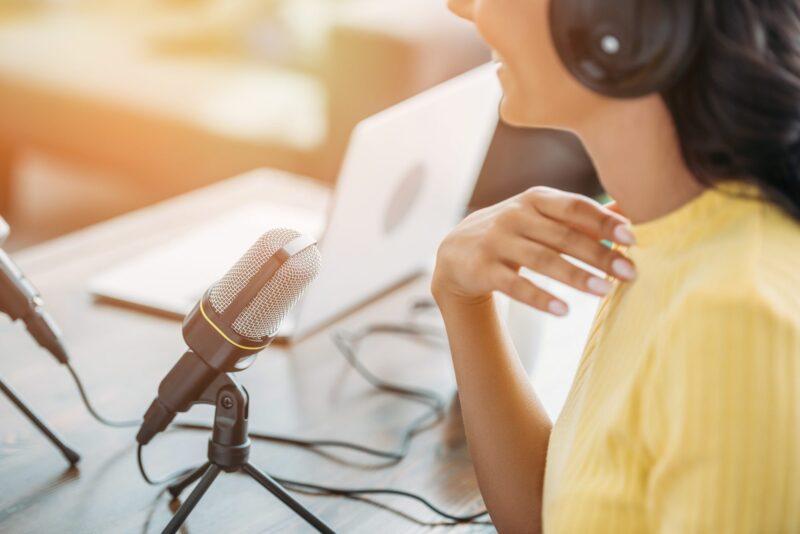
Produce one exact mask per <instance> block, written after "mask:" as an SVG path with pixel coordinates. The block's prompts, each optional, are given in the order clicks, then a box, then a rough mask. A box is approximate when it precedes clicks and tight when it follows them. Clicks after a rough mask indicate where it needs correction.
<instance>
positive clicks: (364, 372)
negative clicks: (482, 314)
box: [66, 303, 488, 524]
mask: <svg viewBox="0 0 800 534" xmlns="http://www.w3.org/2000/svg"><path fill="white" fill-rule="evenodd" d="M413 309H414V311H419V310H424V309H427V306H424V305H420V304H419V303H415V304H414V308H413ZM380 334H382V335H388V334H393V335H406V336H411V337H416V338H419V339H426V338H430V339H438V338H441V332H440V331H439V330H437V329H435V328H431V327H425V326H422V325H417V324H414V323H411V322H408V323H403V324H389V323H383V324H376V325H372V326H368V327H366V328H364V329H362V330H360V331H358V332H357V333H354V334H353V333H346V332H343V331H339V332H334V333H333V335H332V339H333V342H334V344H335V345H336V347H337V349H338V350H339V352H340V353H341V354H342V356H343V357H344V358H345V360H346V361H347V362H348V363H349V364H350V366H351V367H352V368H353V369H354V370H355V371H356V372H357V373H358V374H359V375H360V376H361V377H362V378H363V379H364V380H365V381H367V382H368V383H369V384H370V385H372V386H373V387H374V388H375V389H377V390H379V391H383V392H385V393H388V394H392V395H397V396H401V397H404V398H406V399H407V400H409V401H413V402H418V403H420V404H423V405H425V406H427V407H428V408H429V410H428V411H426V412H425V413H423V414H422V415H421V416H419V417H417V418H416V419H414V420H413V421H412V422H411V423H410V424H409V425H408V426H407V427H406V428H405V429H404V431H403V436H402V438H401V440H400V445H399V446H398V448H397V449H396V450H394V451H386V450H380V449H376V448H373V447H368V446H365V445H360V444H357V443H351V442H346V441H339V440H329V439H318V440H313V439H302V438H295V437H290V436H281V435H277V434H263V433H251V434H250V437H251V438H252V439H256V440H262V441H270V442H273V443H281V444H285V445H292V446H296V447H303V448H308V449H320V448H343V449H348V450H351V451H356V452H360V453H364V454H368V455H371V456H375V457H379V458H384V459H389V460H392V463H397V462H400V461H402V460H403V459H404V458H406V457H407V456H408V453H409V450H410V448H411V442H412V441H413V439H414V437H415V436H417V435H418V434H420V433H421V432H424V431H425V430H428V429H430V428H432V427H433V426H434V425H436V424H437V423H439V422H441V421H442V419H443V418H444V415H445V409H446V404H445V401H444V400H443V399H442V398H441V396H439V395H438V394H437V393H436V392H434V391H431V390H427V389H424V388H418V387H412V386H407V385H403V384H397V383H393V382H389V381H387V380H384V379H382V378H380V377H378V376H377V375H375V374H374V373H373V372H372V371H370V370H369V369H368V368H367V367H366V366H365V365H364V364H363V362H362V361H361V359H360V358H359V357H358V349H359V346H360V344H361V342H363V341H364V340H365V339H367V338H368V337H371V336H375V335H380ZM66 366H67V369H68V371H69V373H70V375H71V376H72V378H73V380H74V381H75V385H76V386H77V388H78V392H79V393H80V396H81V399H82V401H83V404H84V405H85V407H86V409H87V410H88V412H89V413H90V414H91V416H92V417H94V419H95V420H97V421H98V422H99V423H101V424H103V425H106V426H109V427H114V428H128V427H135V426H139V425H140V424H141V422H142V421H141V420H128V421H114V420H111V419H108V418H106V417H104V416H102V415H100V413H98V412H97V410H95V408H94V406H93V405H92V403H91V401H90V400H89V397H88V395H87V394H86V390H85V388H84V386H83V383H82V381H81V379H80V377H79V376H78V374H77V372H76V371H75V369H74V368H73V367H72V365H71V364H69V363H67V364H66ZM171 428H175V429H184V430H204V431H210V430H212V427H211V426H209V425H203V424H194V423H176V424H174V425H172V426H171ZM142 449H143V446H142V445H141V444H140V445H138V447H137V449H136V460H137V464H138V467H139V473H140V474H141V476H142V478H143V479H144V481H145V482H146V483H147V484H150V485H152V486H160V485H164V484H170V483H173V482H176V481H177V480H179V479H181V478H183V477H185V476H187V475H188V474H190V473H192V472H193V471H194V470H195V469H196V468H187V469H183V470H180V471H177V472H175V473H172V474H170V475H168V476H166V477H163V478H161V479H156V480H154V479H152V478H150V477H149V476H148V475H147V471H146V469H145V467H144V462H143V459H142ZM273 478H275V479H276V480H277V481H278V482H280V483H281V484H283V485H285V486H286V487H287V489H290V490H295V491H309V490H311V491H313V492H317V494H319V495H334V496H343V497H359V496H365V495H394V496H400V497H405V498H409V499H413V500H415V501H418V502H420V503H421V504H423V505H424V506H426V507H427V508H428V509H430V510H431V511H433V512H434V513H436V514H437V515H439V516H441V517H444V518H445V519H448V520H450V521H453V524H462V523H472V522H475V521H476V520H478V519H480V518H481V517H484V516H486V515H487V514H488V512H487V511H482V512H480V513H476V514H472V515H469V516H457V515H453V514H450V513H448V512H445V511H444V510H442V509H441V508H438V507H437V506H435V505H434V504H432V503H431V502H430V501H428V500H427V499H425V498H424V497H422V496H420V495H417V494H414V493H411V492H407V491H403V490H396V489H391V488H336V487H329V486H322V485H318V484H311V483H308V482H300V481H296V480H290V479H284V478H280V477H273Z"/></svg>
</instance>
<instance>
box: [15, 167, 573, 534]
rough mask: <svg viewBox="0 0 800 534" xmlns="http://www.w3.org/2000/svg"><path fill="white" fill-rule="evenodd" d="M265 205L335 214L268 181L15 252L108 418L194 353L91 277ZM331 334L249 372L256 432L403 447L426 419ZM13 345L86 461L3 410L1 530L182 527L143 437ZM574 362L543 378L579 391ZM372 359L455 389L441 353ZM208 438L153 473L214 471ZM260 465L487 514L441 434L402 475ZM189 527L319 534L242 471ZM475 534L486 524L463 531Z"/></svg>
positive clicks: (230, 185) (392, 302)
mask: <svg viewBox="0 0 800 534" xmlns="http://www.w3.org/2000/svg"><path fill="white" fill-rule="evenodd" d="M267 194H269V195H270V196H271V198H273V199H278V200H280V199H284V200H286V201H288V202H292V201H293V202H299V203H302V204H303V205H304V206H306V207H315V208H318V209H323V206H324V202H325V198H326V195H325V191H324V190H323V189H322V187H321V186H318V185H315V184H313V183H306V182H302V183H300V182H297V181H296V180H291V179H289V177H287V176H286V175H281V174H277V173H269V172H256V173H252V174H251V175H249V176H245V177H242V178H237V179H234V180H232V181H228V182H225V183H222V184H218V185H215V186H212V187H210V188H207V189H204V190H201V191H198V192H195V193H191V194H189V195H186V196H184V197H180V198H178V199H175V200H172V201H169V202H166V203H163V204H160V205H156V206H153V207H151V208H148V209H146V210H143V211H141V212H137V213H134V214H131V215H128V216H124V217H121V218H118V219H115V220H113V221H110V222H107V223H104V224H101V225H99V226H96V227H94V228H90V229H87V230H84V231H81V232H78V233H76V234H72V235H70V236H67V237H65V238H61V239H59V240H56V241H53V242H51V243H48V244H46V245H43V246H40V247H37V248H35V249H30V250H28V251H26V252H25V253H23V254H20V255H18V256H17V260H18V262H19V263H20V265H21V267H22V268H23V269H24V270H25V271H26V272H27V274H28V275H29V277H30V278H31V279H32V280H34V282H35V283H36V284H37V286H38V287H39V289H40V290H41V292H42V293H43V295H44V296H45V299H46V302H47V304H48V308H49V309H50V310H51V312H52V313H53V315H55V317H57V319H58V321H59V323H60V325H61V327H62V329H63V330H64V332H65V337H66V341H67V343H68V346H69V347H70V348H71V351H72V353H73V363H74V365H75V366H76V367H77V368H78V371H79V373H80V374H81V375H82V377H83V378H84V380H85V382H86V385H87V388H88V389H89V391H90V394H91V396H92V397H93V398H94V399H95V402H96V403H97V404H98V405H99V406H100V408H102V411H103V413H104V414H106V415H107V416H109V417H115V418H131V417H138V416H140V415H141V414H142V413H143V411H144V408H145V407H146V406H147V405H148V403H149V402H150V400H151V399H152V397H153V395H154V393H155V390H156V387H157V384H158V382H159V381H160V379H161V378H162V377H163V375H164V374H165V373H166V372H167V371H168V370H169V368H170V367H171V366H172V365H173V363H174V362H175V361H176V359H177V358H178V357H179V356H180V354H181V353H182V351H183V349H184V344H183V341H182V339H181V332H180V325H179V324H178V323H177V322H175V321H172V320H169V319H163V318H158V317H154V316H150V315H145V314H140V313H136V312H132V311H128V310H125V309H120V308H116V307H112V306H107V305H102V304H98V303H95V302H93V301H92V299H91V297H90V296H89V295H88V293H87V291H86V282H87V280H88V279H89V278H90V276H91V275H92V274H93V273H95V272H97V271H98V270H100V269H102V268H105V267H107V266H110V265H112V264H114V263H116V262H119V261H124V260H125V259H126V258H128V257H131V256H133V255H136V254H137V253H139V252H140V251H142V250H145V249H147V248H149V247H151V246H153V245H155V244H159V243H163V242H166V241H168V240H169V239H170V238H171V237H173V236H176V235H179V234H181V233H183V232H185V231H187V229H189V228H191V226H192V224H194V223H195V222H197V221H199V220H202V219H203V217H204V216H205V213H206V212H207V211H208V210H212V209H213V210H215V211H219V210H222V209H225V208H232V207H234V206H236V205H238V204H239V203H241V202H242V201H244V200H246V199H250V198H253V197H254V196H258V195H267ZM426 294H427V283H426V282H425V281H418V282H413V283H411V284H409V285H407V286H405V287H403V288H401V289H400V290H399V291H397V292H395V293H393V294H391V295H389V296H387V297H385V298H383V299H381V300H379V301H377V302H376V303H374V304H372V305H370V306H369V307H367V308H365V309H362V310H360V311H358V312H356V313H355V314H353V315H351V316H350V317H348V318H346V319H344V320H343V321H342V322H341V323H339V324H337V325H336V328H339V327H341V328H357V327H360V326H364V325H365V324H367V323H369V322H372V321H375V320H387V321H391V320H395V319H397V318H398V317H401V316H402V315H401V314H403V313H404V312H405V310H406V307H407V305H408V303H409V301H410V300H411V299H413V298H416V297H420V296H425V295H426ZM579 322H580V323H581V324H580V325H579V328H584V329H585V324H583V323H585V320H584V319H581V320H580V321H579ZM562 325H563V326H560V327H559V328H560V330H559V331H560V332H563V338H564V339H565V340H566V339H568V338H569V339H573V341H570V342H569V343H567V345H566V346H567V347H568V352H570V353H571V352H573V351H572V347H574V346H575V343H576V342H575V341H574V338H576V337H578V338H580V336H576V335H575V333H574V328H575V327H574V325H573V326H569V325H567V324H566V323H562ZM554 332H555V330H553V329H549V330H547V333H546V336H545V337H546V338H548V339H550V340H555V338H553V336H554V335H556V334H555V333H554ZM329 334H330V331H327V332H321V333H319V334H317V335H315V336H313V337H310V338H308V339H306V340H304V341H303V342H301V343H299V344H296V345H293V346H288V347H287V346H277V347H272V348H270V349H269V350H268V351H266V352H265V353H264V354H262V355H261V357H260V358H259V359H258V360H257V361H256V363H255V364H254V365H253V367H252V368H250V369H249V370H248V371H247V372H245V373H241V376H240V379H241V382H242V383H243V384H244V385H245V386H246V387H247V388H248V390H249V391H250V393H251V396H252V405H251V422H250V428H251V430H254V431H255V430H260V431H265V432H273V433H282V434H292V435H300V436H304V437H309V438H311V437H325V438H333V439H345V440H351V441H356V442H360V443H364V444H369V445H372V446H376V447H384V448H392V447H394V446H395V445H396V442H397V439H398V437H399V434H400V432H401V429H402V427H404V426H405V425H407V424H408V423H409V422H410V421H411V420H412V419H413V418H415V417H417V416H418V415H419V414H420V411H421V409H422V408H420V407H419V406H418V405H415V404H413V403H408V402H404V401H402V400H398V399H397V398H394V397H386V396H385V395H381V394H378V393H376V392H375V391H373V390H372V389H371V388H370V387H369V386H368V385H367V384H365V383H364V382H363V381H362V380H361V379H360V378H359V377H358V376H356V375H355V374H354V372H353V371H351V370H350V369H349V367H348V365H347V364H346V363H345V362H344V361H343V359H342V358H341V357H340V356H338V354H337V352H336V350H335V348H334V346H333V343H332V342H331V340H330V337H329ZM559 335H561V334H559ZM579 342H580V341H578V343H579ZM0 347H2V350H0V353H1V355H0V356H1V357H0V375H2V376H3V377H4V378H5V379H6V380H7V381H8V382H10V383H11V384H12V385H13V386H14V387H15V388H16V389H17V390H18V391H19V392H20V393H21V394H22V395H23V396H24V397H26V399H27V400H28V401H29V402H30V403H31V404H32V406H33V407H34V408H35V409H36V410H38V411H39V412H40V414H41V415H43V416H44V417H45V418H46V419H47V420H48V421H49V422H50V423H51V424H52V425H53V426H54V427H56V429H57V430H58V431H60V433H61V434H62V435H63V436H64V437H65V438H66V439H67V441H68V442H69V443H70V444H71V445H72V446H74V447H75V448H77V449H78V450H79V451H80V453H81V454H82V455H83V460H82V461H81V463H80V465H79V468H78V469H72V470H68V469H66V467H65V463H64V460H63V459H62V458H61V456H60V455H59V454H58V453H57V452H56V451H55V450H54V449H53V448H52V447H51V446H50V444H49V443H47V442H46V441H45V440H44V439H43V438H42V436H40V435H39V434H38V432H37V431H36V430H35V429H34V428H33V427H32V426H31V425H30V424H29V423H28V422H27V420H25V419H24V418H23V417H22V416H21V414H19V413H18V412H17V411H16V410H15V409H13V407H12V406H11V404H10V403H8V402H7V401H6V399H4V398H0V407H2V408H0V531H3V532H14V533H21V532H44V531H53V530H58V531H60V532H158V531H160V529H161V528H162V527H163V525H165V524H166V522H167V521H168V519H169V517H170V515H171V511H170V507H169V502H168V498H167V497H166V496H165V495H163V494H161V495H159V491H160V490H159V489H158V488H154V487H151V486H147V485H146V484H144V482H142V480H141V479H140V477H139V474H138V472H137V468H136V461H135V446H134V439H133V438H134V434H135V429H130V430H127V429H126V430H115V429H108V428H105V427H101V426H99V425H98V424H97V423H95V422H94V421H93V420H92V419H90V418H89V416H88V415H87V414H86V413H85V411H84V409H83V407H82V405H81V403H80V401H79V399H78V396H77V394H76V392H75V389H74V387H73V385H72V383H71V382H70V379H69V377H68V375H67V373H66V372H65V370H64V369H63V368H60V366H59V365H57V364H56V363H55V362H54V360H53V359H52V358H51V357H50V356H49V355H47V354H45V353H43V352H42V351H41V350H39V349H38V348H37V347H36V346H35V345H34V343H33V342H32V341H31V340H30V339H29V338H28V336H27V335H25V333H24V331H23V330H22V328H20V327H19V325H12V324H10V323H8V322H7V321H2V322H0ZM546 352H547V351H546ZM560 352H561V351H556V352H553V351H551V353H552V354H550V356H547V357H544V354H543V358H542V360H541V362H540V364H539V366H538V368H539V369H540V371H541V373H539V375H540V376H542V377H543V378H544V379H545V380H550V379H551V378H552V377H555V376H557V375H558V374H559V373H561V374H566V375H567V376H566V380H567V382H568V380H569V376H568V375H569V374H570V372H571V371H570V370H571V369H572V368H573V366H574V361H575V360H576V356H575V355H574V354H571V355H570V356H569V357H568V358H566V359H564V358H560V357H559V353H560ZM363 355H364V357H365V358H366V360H367V362H368V365H369V366H371V368H372V370H373V371H374V372H376V373H377V374H379V375H381V376H385V377H390V378H391V379H393V380H397V381H402V382H404V383H409V384H415V385H419V386H425V387H428V388H432V389H435V390H438V391H440V392H442V393H443V394H444V395H449V394H451V392H452V391H453V389H454V385H453V377H452V370H451V368H450V364H449V357H448V354H447V351H446V350H443V349H441V348H435V347H431V346H427V345H416V344H413V343H411V342H409V341H407V340H400V339H393V338H384V339H379V340H374V341H372V342H370V343H367V344H366V345H365V347H364V354H363ZM560 360H561V364H557V363H556V362H558V361H560ZM565 362H566V363H565ZM556 369H558V370H557V371H556ZM559 380H561V379H559ZM537 381H538V380H537ZM567 385H568V384H567ZM551 389H552V388H551ZM564 389H565V387H560V388H556V390H555V391H551V393H549V395H550V398H549V400H548V399H545V403H546V404H548V406H550V408H549V409H551V410H552V411H553V412H557V410H558V405H559V403H560V402H562V401H563V399H562V397H563V393H564V392H563V391H562V390H564ZM210 417H211V411H210V410H206V409H203V408H196V409H194V410H193V411H192V413H191V414H190V415H188V416H186V419H187V420H192V421H202V422H209V421H210ZM206 439H207V436H206V435H204V434H203V433H193V432H171V433H167V434H164V435H162V436H160V437H159V438H158V439H156V440H155V441H154V442H153V443H152V444H151V445H150V446H149V447H147V449H146V450H145V462H146V464H147V466H148V468H149V469H150V470H151V471H152V472H153V473H166V472H167V471H170V472H171V471H173V470H175V469H176V468H183V467H185V466H188V465H194V464H199V463H202V462H203V461H204V459H205V446H206ZM251 458H252V461H253V463H255V464H256V465H258V466H260V467H261V468H263V469H264V470H266V471H268V472H270V473H273V474H276V475H280V476H284V477H287V478H296V479H300V480H306V481H317V482H322V483H327V484H332V485H339V486H351V487H352V486H354V485H358V486H373V487H375V486H390V487H395V488H402V489H405V490H409V491H415V492H419V493H422V494H424V495H426V496H427V497H428V498H430V499H431V500H432V501H433V502H435V503H436V504H438V505H440V506H442V507H444V508H445V509H448V510H452V511H454V512H459V513H469V512H472V511H474V510H476V509H478V508H480V507H481V506H482V505H481V501H480V497H479V494H478V490H477V486H476V482H475V479H474V474H473V471H472V467H471V464H470V461H469V458H468V456H467V454H466V452H465V451H464V449H463V448H458V449H450V448H447V447H445V446H444V445H443V428H442V427H441V426H440V427H436V428H434V429H432V430H431V431H428V432H426V433H424V434H422V435H421V436H419V437H418V438H417V439H416V440H415V441H414V443H413V446H412V448H411V454H410V455H409V457H408V458H407V459H406V460H405V461H403V462H402V463H401V464H399V465H398V466H395V467H392V468H388V469H376V468H374V466H371V465H370V464H369V461H366V463H365V459H364V458H357V457H355V456H347V458H348V459H349V460H352V461H353V463H334V462H331V461H329V460H326V459H324V458H321V457H319V456H317V455H314V454H311V453H309V452H306V451H302V450H296V449H291V448H286V447H278V446H274V445H268V444H263V443H255V444H254V446H253V450H252V455H251ZM299 498H300V499H301V500H302V502H304V503H305V504H306V505H307V506H308V507H309V508H310V509H311V510H312V511H314V512H315V513H317V514H319V515H320V516H321V517H322V518H323V519H324V520H326V521H327V522H328V523H329V524H331V525H332V526H333V527H334V528H335V529H336V530H337V531H342V532H376V531H384V532H413V531H427V530H429V529H433V530H436V527H432V526H430V525H428V523H435V522H436V521H437V519H436V517H435V516H434V515H433V514H432V513H431V512H429V511H428V510H427V509H424V508H423V507H421V506H419V505H417V504H414V503H409V502H404V501H402V500H399V499H386V498H380V499H378V500H380V501H381V502H382V503H384V504H388V505H390V506H391V507H392V508H395V509H397V510H399V511H400V512H401V513H402V514H408V515H410V516H411V517H412V518H413V519H409V518H407V517H403V515H401V514H398V513H395V512H391V511H387V510H382V509H378V508H375V507H372V506H369V505H368V504H365V503H363V502H359V501H351V500H342V499H334V498H327V497H309V496H299ZM187 525H188V531H191V532H220V531H221V532H286V531H295V530H297V531H306V530H305V529H306V527H305V526H304V524H303V523H302V522H301V521H300V520H299V519H297V518H295V517H294V516H293V515H292V513H291V512H289V511H287V509H286V508H285V507H283V506H282V505H281V504H280V503H278V502H277V501H276V500H274V499H273V498H272V497H271V496H269V495H267V494H265V492H264V491H263V490H262V489H261V488H260V487H259V486H257V485H256V484H255V483H254V482H252V481H250V480H248V479H247V478H245V477H242V476H239V475H225V476H222V477H220V478H219V479H218V481H217V482H216V483H215V485H214V486H213V487H212V489H211V490H210V491H209V493H208V494H207V496H206V497H205V498H204V499H203V501H202V502H201V503H200V505H199V506H198V507H197V508H196V510H195V512H194V513H193V515H192V516H191V518H190V520H189V521H188V523H187ZM467 528H471V529H474V528H476V527H461V529H467ZM483 528H484V529H486V530H491V527H483ZM448 530H449V529H448ZM478 530H481V528H480V527H478Z"/></svg>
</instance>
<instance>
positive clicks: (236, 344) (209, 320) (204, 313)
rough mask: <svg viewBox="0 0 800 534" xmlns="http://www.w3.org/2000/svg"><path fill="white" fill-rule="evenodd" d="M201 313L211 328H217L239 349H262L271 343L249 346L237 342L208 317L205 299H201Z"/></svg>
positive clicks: (225, 338) (220, 333) (218, 331)
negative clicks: (204, 304)
mask: <svg viewBox="0 0 800 534" xmlns="http://www.w3.org/2000/svg"><path fill="white" fill-rule="evenodd" d="M200 313H201V314H202V315H203V318H204V319H205V320H206V322H207V323H208V324H210V325H211V328H213V329H214V330H216V331H217V333H218V334H219V335H221V336H222V338H223V339H224V340H225V341H227V342H228V343H230V344H231V345H233V346H234V347H236V348H237V349H242V350H262V349H265V348H267V347H268V346H269V343H267V344H266V345H263V346H261V347H247V346H245V345H239V344H238V343H236V342H235V341H234V340H232V339H231V338H229V337H228V336H227V335H225V332H223V331H222V330H221V329H220V327H218V326H217V325H216V324H214V321H212V320H211V319H209V318H208V315H206V310H204V309H203V301H202V300H201V301H200Z"/></svg>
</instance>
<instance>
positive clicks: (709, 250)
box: [543, 188, 800, 534]
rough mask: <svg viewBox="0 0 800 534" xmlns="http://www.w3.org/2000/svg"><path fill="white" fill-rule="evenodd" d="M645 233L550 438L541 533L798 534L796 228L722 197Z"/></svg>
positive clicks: (799, 239)
mask: <svg viewBox="0 0 800 534" xmlns="http://www.w3.org/2000/svg"><path fill="white" fill-rule="evenodd" d="M743 191H744V189H741V188H740V189H739V192H740V193H741V192H743ZM635 231H636V234H637V238H638V242H639V244H638V245H637V246H636V247H634V248H633V249H631V250H630V251H629V253H630V256H631V257H632V258H633V259H634V261H635V262H636V264H637V267H638V271H639V278H638V280H637V281H636V282H635V283H632V284H627V285H620V286H618V287H617V288H616V289H615V290H614V292H613V293H612V294H611V295H610V296H609V297H608V298H607V299H606V300H605V301H604V303H603V304H602V306H601V308H600V311H599V313H598V317H597V319H596V321H595V326H594V327H593V329H592V333H591V335H590V338H589V341H588V344H587V347H586V350H585V353H584V356H583V359H582V361H581V364H580V367H579V369H578V372H577V374H576V377H575V381H574V384H573V386H572V391H571V393H570V396H569V398H568V400H567V403H566V405H565V407H564V410H563V412H562V413H561V415H560V417H559V419H558V421H557V422H556V424H555V427H554V429H553V433H552V436H551V439H550V446H549V449H548V457H547V469H546V474H545V486H544V510H543V518H544V532H545V534H556V533H569V534H591V533H595V532H603V533H606V532H608V533H615V534H624V533H630V532H637V533H638V532H674V533H694V532H708V533H715V534H716V533H720V534H722V533H726V534H727V533H738V532H748V533H749V532H764V533H779V532H792V533H800V225H798V224H797V223H796V222H794V221H793V220H791V219H790V218H788V217H787V216H785V215H783V214H782V212H780V211H779V210H778V209H777V208H775V207H772V206H770V205H768V204H766V203H762V202H759V201H756V200H751V199H745V198H742V196H741V195H736V194H735V193H734V191H733V189H731V188H726V189H725V190H724V191H708V192H706V193H704V194H703V195H702V196H701V197H699V198H698V199H696V200H694V201H693V202H691V203H689V204H688V205H686V206H684V207H683V208H681V209H680V210H678V211H677V212H675V213H672V214H670V215H668V216H666V217H665V218H663V219H660V220H657V221H655V222H652V223H648V224H646V225H642V226H639V227H638V228H636V229H635Z"/></svg>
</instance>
